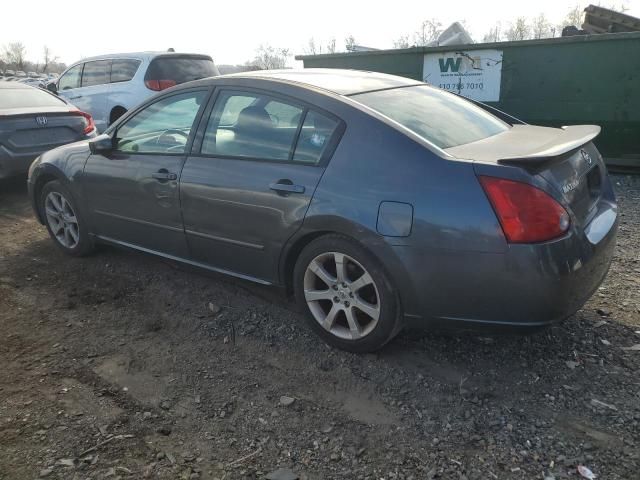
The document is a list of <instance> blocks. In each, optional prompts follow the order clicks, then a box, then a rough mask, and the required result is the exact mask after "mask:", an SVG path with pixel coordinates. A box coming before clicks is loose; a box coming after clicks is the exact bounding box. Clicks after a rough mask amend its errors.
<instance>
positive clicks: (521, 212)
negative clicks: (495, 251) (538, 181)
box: [479, 176, 570, 243]
mask: <svg viewBox="0 0 640 480" xmlns="http://www.w3.org/2000/svg"><path fill="white" fill-rule="evenodd" d="M479 180H480V183H481V184H482V188H484V191H485V193H486V194H487V197H489V201H490V202H491V205H493V209H494V210H495V212H496V215H497V216H498V220H499V221H500V225H501V226H502V230H503V231H504V234H505V236H506V237H507V241H508V242H509V243H535V242H544V241H547V240H551V239H553V238H557V237H559V236H561V235H563V234H564V233H565V232H566V231H567V230H568V229H569V224H570V220H569V214H568V213H567V211H566V210H565V209H564V207H563V206H562V205H560V204H559V203H558V202H557V201H556V200H554V199H553V198H552V197H551V196H550V195H549V194H547V193H545V192H543V191H542V190H540V189H539V188H536V187H534V186H532V185H529V184H527V183H522V182H515V181H513V180H507V179H504V178H496V177H486V176H480V177H479Z"/></svg>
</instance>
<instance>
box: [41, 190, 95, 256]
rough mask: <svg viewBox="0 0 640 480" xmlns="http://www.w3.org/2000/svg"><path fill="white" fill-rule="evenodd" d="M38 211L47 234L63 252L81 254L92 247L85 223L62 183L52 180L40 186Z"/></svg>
mask: <svg viewBox="0 0 640 480" xmlns="http://www.w3.org/2000/svg"><path fill="white" fill-rule="evenodd" d="M40 211H41V212H42V217H43V218H44V220H45V225H46V226H47V230H48V231H49V235H50V236H51V238H52V239H53V241H54V242H55V244H56V245H57V246H58V247H59V248H60V249H61V250H62V251H63V252H65V253H67V254H68V255H73V256H82V255H86V254H87V253H89V252H90V251H91V250H92V249H93V241H92V239H91V238H90V237H89V233H88V231H87V227H86V224H85V223H84V220H83V218H82V216H81V215H80V213H79V212H78V209H77V208H76V205H75V203H74V201H73V198H72V197H71V193H70V192H69V190H68V189H67V188H66V187H65V186H64V185H63V184H62V183H60V182H59V181H57V180H54V181H51V182H49V183H47V184H46V185H45V186H44V187H43V188H42V191H41V193H40Z"/></svg>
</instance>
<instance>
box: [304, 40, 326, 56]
mask: <svg viewBox="0 0 640 480" xmlns="http://www.w3.org/2000/svg"><path fill="white" fill-rule="evenodd" d="M305 53H306V54H307V55H318V54H319V53H322V45H316V40H315V38H313V37H311V38H310V39H309V42H308V43H307V48H305Z"/></svg>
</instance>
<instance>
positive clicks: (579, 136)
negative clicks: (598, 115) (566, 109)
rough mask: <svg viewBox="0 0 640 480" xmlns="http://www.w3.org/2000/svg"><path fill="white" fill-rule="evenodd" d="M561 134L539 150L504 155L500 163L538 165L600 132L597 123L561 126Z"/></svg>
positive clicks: (568, 150)
mask: <svg viewBox="0 0 640 480" xmlns="http://www.w3.org/2000/svg"><path fill="white" fill-rule="evenodd" d="M562 130H563V132H562V134H561V135H559V136H558V137H557V138H554V139H553V141H552V142H549V143H547V144H546V145H542V146H541V147H540V149H539V150H537V151H535V152H531V153H528V154H527V155H522V156H518V157H506V158H501V159H499V160H498V163H499V164H501V165H514V166H519V167H533V168H535V167H538V166H541V165H542V164H545V163H547V162H549V161H550V160H553V159H554V158H557V157H559V156H560V155H564V154H566V153H569V152H571V151H572V150H577V149H578V148H580V147H582V146H583V145H584V144H586V143H588V142H590V141H591V140H593V139H594V138H596V137H597V136H598V135H599V134H600V130H601V129H600V127H599V126H598V125H574V126H570V127H562Z"/></svg>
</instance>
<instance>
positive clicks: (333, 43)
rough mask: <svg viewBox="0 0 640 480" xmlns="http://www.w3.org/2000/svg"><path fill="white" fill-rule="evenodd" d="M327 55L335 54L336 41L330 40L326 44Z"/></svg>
mask: <svg viewBox="0 0 640 480" xmlns="http://www.w3.org/2000/svg"><path fill="white" fill-rule="evenodd" d="M327 53H336V39H335V38H332V39H331V40H329V43H327Z"/></svg>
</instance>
